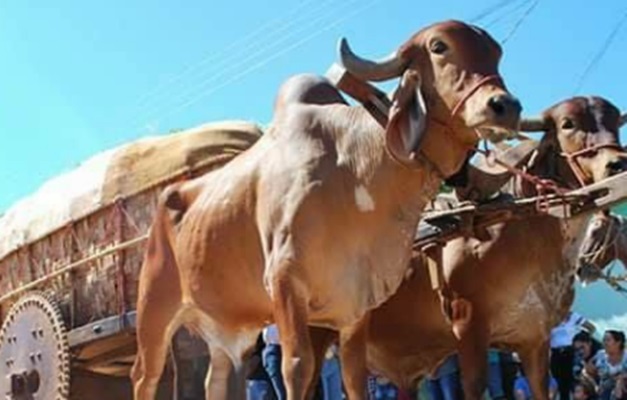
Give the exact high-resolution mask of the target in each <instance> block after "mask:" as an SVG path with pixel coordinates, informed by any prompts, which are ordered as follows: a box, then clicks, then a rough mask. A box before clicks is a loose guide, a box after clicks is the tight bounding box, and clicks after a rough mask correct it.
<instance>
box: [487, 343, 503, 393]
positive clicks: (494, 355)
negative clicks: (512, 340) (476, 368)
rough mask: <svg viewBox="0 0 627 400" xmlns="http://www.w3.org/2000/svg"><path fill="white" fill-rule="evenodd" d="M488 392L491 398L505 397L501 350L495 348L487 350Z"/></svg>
mask: <svg viewBox="0 0 627 400" xmlns="http://www.w3.org/2000/svg"><path fill="white" fill-rule="evenodd" d="M488 393H489V394H490V399H491V400H502V399H504V398H505V390H504V389H503V371H502V369H501V352H500V351H498V350H496V349H489V350H488Z"/></svg>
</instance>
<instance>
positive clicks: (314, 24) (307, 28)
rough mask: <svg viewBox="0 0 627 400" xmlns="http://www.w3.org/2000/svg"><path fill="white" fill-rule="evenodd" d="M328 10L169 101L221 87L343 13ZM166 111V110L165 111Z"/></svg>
mask: <svg viewBox="0 0 627 400" xmlns="http://www.w3.org/2000/svg"><path fill="white" fill-rule="evenodd" d="M359 1H360V0H350V1H349V2H347V3H344V4H343V5H342V7H344V8H345V9H350V8H351V7H350V6H351V5H353V3H358V2H359ZM327 11H329V12H327V13H323V14H322V15H319V16H318V18H309V19H308V22H307V23H306V24H304V25H301V27H300V29H297V30H294V31H292V32H290V33H289V34H287V35H284V36H282V37H281V38H280V39H279V40H277V41H274V42H271V43H269V44H267V45H265V46H258V49H257V50H256V51H253V52H249V53H248V54H247V55H246V56H245V57H239V58H238V60H237V62H231V63H229V64H227V65H225V66H223V68H221V69H218V70H217V71H213V72H212V74H211V76H208V77H207V78H206V79H205V80H203V81H201V82H200V83H196V84H194V85H193V86H192V87H191V88H188V90H185V91H183V92H182V93H180V94H179V95H178V96H176V98H175V99H173V100H172V101H171V102H170V103H174V104H176V103H178V104H180V103H182V102H186V101H187V100H188V99H189V98H191V97H194V96H195V94H196V93H198V91H204V90H207V91H211V86H212V85H214V84H216V83H217V85H218V86H219V87H222V83H221V82H220V81H221V80H226V81H230V80H229V74H230V73H232V72H233V73H237V71H239V70H241V69H242V68H245V67H246V66H248V65H249V64H251V63H254V62H255V61H257V60H261V62H263V61H264V60H265V59H268V58H269V59H274V58H275V57H273V56H272V50H279V51H280V49H281V47H280V46H281V45H283V44H284V43H285V44H288V45H289V42H290V40H291V39H293V38H298V37H300V36H301V35H302V34H305V33H307V32H311V31H312V30H314V29H320V26H324V24H325V23H326V22H325V20H326V19H327V17H330V16H333V15H336V14H340V15H341V14H343V13H338V12H337V11H338V9H337V8H335V9H331V8H330V9H329V10H327ZM169 107H170V106H160V107H152V108H151V109H150V110H148V112H144V113H142V115H141V116H140V117H138V118H137V119H135V123H140V122H141V121H142V120H146V119H153V118H151V116H154V115H159V114H161V113H163V112H164V109H167V108H169ZM166 112H167V111H166Z"/></svg>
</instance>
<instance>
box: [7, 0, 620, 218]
mask: <svg viewBox="0 0 627 400" xmlns="http://www.w3.org/2000/svg"><path fill="white" fill-rule="evenodd" d="M532 3H533V1H529V0H475V1H468V0H438V1H408V0H343V1H337V0H336V1H334V0H292V1H288V0H264V1H250V0H240V1H222V0H213V1H204V2H203V1H195V0H188V1H186V2H174V1H154V0H153V1H148V0H137V1H132V2H129V1H119V0H110V1H107V2H85V1H69V0H57V1H55V2H41V1H30V0H4V1H2V2H0V57H1V59H2V62H1V63H0V68H1V72H2V73H0V134H1V135H2V136H1V137H2V145H0V210H3V209H6V208H7V207H8V206H9V205H10V204H11V203H13V202H14V201H15V200H17V199H18V198H20V197H22V196H25V195H27V194H28V193H30V192H32V191H33V190H35V189H36V188H37V187H38V186H39V185H40V184H41V183H43V182H44V181H45V180H46V179H47V178H50V177H52V176H54V175H57V174H59V173H61V172H63V171H66V170H68V169H71V168H72V167H74V166H76V165H77V164H78V163H79V162H80V161H81V160H84V159H85V158H87V157H88V156H90V155H92V154H94V153H96V152H99V151H102V150H104V149H107V148H110V147H112V146H114V145H117V144H120V143H123V142H125V141H129V140H132V139H136V138H138V137H141V136H145V135H147V134H155V133H157V132H160V133H163V132H167V131H169V130H170V129H177V128H187V127H191V126H194V125H197V124H200V123H204V122H208V121H215V120H222V119H248V120H254V121H259V122H262V123H265V122H268V121H269V120H270V118H271V107H272V102H273V99H274V95H275V93H276V89H277V87H278V86H279V85H280V83H281V82H282V81H283V80H285V79H286V78H287V77H288V76H290V75H292V74H295V73H300V72H316V73H324V71H325V70H326V68H327V67H328V66H329V65H330V63H331V62H332V61H333V60H334V57H335V45H336V42H337V39H338V38H339V37H340V36H346V37H348V38H349V40H350V42H351V43H352V45H353V47H354V49H355V50H356V51H358V52H359V53H361V54H364V55H367V56H373V57H377V56H382V55H385V54H388V53H389V52H390V51H391V50H393V49H394V48H396V47H397V46H398V45H399V44H401V43H402V42H403V41H405V40H406V39H407V38H408V37H409V36H410V35H411V34H412V33H413V32H415V31H417V30H418V29H420V28H421V27H423V26H425V25H427V24H429V23H432V22H435V21H439V20H443V19H449V18H455V19H463V20H473V19H474V18H476V17H477V16H479V15H480V14H482V13H485V11H488V10H490V9H491V8H494V7H495V6H502V7H500V8H498V10H497V11H496V12H494V13H492V14H490V15H487V16H486V17H484V18H482V19H480V20H478V21H476V22H477V23H478V24H479V25H481V26H483V27H486V28H487V29H488V31H489V32H491V33H492V34H493V36H494V37H495V38H497V39H498V40H502V39H504V38H506V37H507V36H509V35H510V33H511V32H512V30H513V28H514V27H515V25H516V24H517V22H518V21H520V19H521V17H522V15H523V14H524V13H525V10H526V9H528V8H529V6H530V5H531V4H532ZM625 12H627V4H626V3H625V2H624V0H598V1H596V2H590V1H587V0H569V1H565V0H562V1H556V0H553V1H548V0H540V1H539V2H538V4H537V7H536V8H535V9H534V10H533V11H532V12H531V13H530V14H529V15H528V17H527V18H526V19H524V20H523V21H522V24H521V25H520V26H519V28H518V29H517V30H515V32H514V33H513V36H511V37H510V38H509V39H508V40H507V42H506V43H505V44H504V51H505V56H504V59H503V64H502V68H501V70H502V73H503V75H504V77H505V79H506V81H507V83H508V86H509V87H510V89H511V90H512V92H514V93H515V94H516V95H517V96H518V97H519V98H520V99H521V100H522V102H523V105H524V108H525V112H526V113H528V114H535V113H538V112H539V111H540V110H542V109H543V108H545V107H547V106H549V105H551V104H553V103H555V102H556V101H559V100H561V99H563V98H565V97H568V96H571V95H573V94H575V90H576V87H577V86H578V82H579V80H580V77H581V74H582V73H583V71H584V70H585V69H586V67H587V66H588V64H589V62H590V60H591V59H592V58H594V56H595V55H596V54H597V53H598V51H599V49H600V46H601V44H602V43H603V42H604V41H605V39H606V37H607V36H608V35H609V34H610V32H611V31H612V29H613V28H614V27H615V26H616V24H617V22H618V21H619V20H620V19H621V18H622V16H623V15H624V13H625ZM626 47H627V26H624V27H623V28H622V29H621V30H620V31H619V32H618V33H617V35H616V36H615V40H614V42H613V43H612V45H611V47H610V48H609V50H608V52H607V53H606V54H605V55H604V57H603V58H601V59H600V60H599V62H598V63H597V64H596V65H595V67H594V68H592V70H591V71H590V73H589V74H588V75H587V77H586V79H585V80H584V81H583V84H582V86H581V88H580V90H579V91H578V92H577V94H598V95H603V96H605V97H607V98H609V99H610V100H612V101H613V102H614V103H615V104H616V105H618V106H619V107H623V108H624V109H627V83H626V82H627V81H626V80H625V70H626V66H627V51H625V50H626Z"/></svg>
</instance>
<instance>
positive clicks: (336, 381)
mask: <svg viewBox="0 0 627 400" xmlns="http://www.w3.org/2000/svg"><path fill="white" fill-rule="evenodd" d="M337 350H338V349H337V346H336V345H332V346H331V347H330V348H329V349H328V350H327V353H326V355H325V360H324V363H323V364H322V371H321V373H320V377H321V379H322V389H323V392H324V400H342V397H343V395H342V372H341V370H340V361H339V359H338V355H337Z"/></svg>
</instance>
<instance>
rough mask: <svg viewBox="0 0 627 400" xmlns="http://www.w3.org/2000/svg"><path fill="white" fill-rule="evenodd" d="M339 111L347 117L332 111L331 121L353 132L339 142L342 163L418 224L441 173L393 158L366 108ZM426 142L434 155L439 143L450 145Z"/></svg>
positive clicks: (426, 149)
mask: <svg viewBox="0 0 627 400" xmlns="http://www.w3.org/2000/svg"><path fill="white" fill-rule="evenodd" d="M339 110H344V111H341V112H346V110H348V118H346V115H344V116H343V117H335V116H334V115H333V114H332V115H331V117H332V120H331V121H332V124H334V125H335V126H337V127H338V128H339V129H338V130H337V131H338V132H351V133H350V134H349V135H348V136H346V137H343V138H342V139H341V140H340V141H339V143H338V146H339V148H338V154H339V158H340V159H341V160H342V161H341V162H343V163H346V165H347V166H348V167H349V168H350V170H351V172H352V174H353V175H354V176H355V177H356V178H357V180H358V181H360V182H362V183H363V184H364V185H365V186H366V187H368V188H372V189H373V193H380V194H381V195H382V196H384V197H386V198H387V199H388V200H389V204H390V205H391V206H393V207H396V206H401V207H402V208H403V211H402V213H403V215H405V217H407V219H406V220H407V221H408V222H409V221H410V220H414V219H415V223H416V224H417V223H418V218H419V217H420V214H421V212H422V210H423V208H424V207H425V206H426V204H427V203H428V202H429V201H430V200H432V199H433V198H434V197H435V196H436V194H437V191H438V189H439V187H440V184H441V183H442V179H441V178H440V176H439V175H438V173H437V172H436V171H434V170H433V169H432V168H428V167H416V166H407V165H404V164H400V163H398V162H397V161H396V160H394V159H393V158H392V156H390V155H389V154H388V152H387V148H386V144H385V131H384V130H383V129H382V128H381V126H380V125H379V124H378V123H377V122H376V121H375V120H374V119H373V118H372V116H371V115H370V114H369V113H368V111H366V110H365V109H364V108H363V107H361V106H356V107H348V108H343V109H339ZM338 122H339V123H340V125H339V126H338V125H337V124H338ZM429 134H430V135H431V134H433V135H437V134H439V133H438V132H430V133H429ZM425 144H426V147H424V148H425V151H426V152H427V153H428V154H429V156H432V153H431V150H430V149H431V148H437V147H436V146H438V145H439V146H442V147H447V145H446V143H445V141H443V140H442V141H437V142H436V141H433V140H432V138H429V139H428V138H427V137H425ZM453 150H454V149H453ZM433 155H434V156H435V157H434V158H433V161H434V162H439V161H440V160H441V159H442V158H444V157H449V156H450V157H457V158H458V159H460V158H462V157H463V155H461V154H460V153H459V152H458V153H455V152H454V151H450V150H449V149H447V150H446V151H445V152H444V153H443V154H435V153H433ZM461 162H463V159H462V161H461ZM461 162H460V163H459V164H460V165H461ZM447 168H448V167H447ZM386 202H387V201H386ZM386 202H384V203H386Z"/></svg>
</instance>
